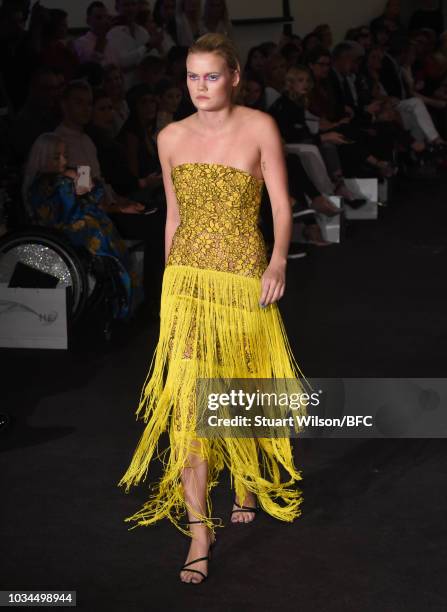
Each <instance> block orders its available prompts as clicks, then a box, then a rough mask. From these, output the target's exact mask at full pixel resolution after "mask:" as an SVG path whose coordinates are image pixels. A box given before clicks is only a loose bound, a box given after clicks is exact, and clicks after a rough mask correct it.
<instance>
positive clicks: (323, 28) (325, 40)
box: [313, 23, 334, 49]
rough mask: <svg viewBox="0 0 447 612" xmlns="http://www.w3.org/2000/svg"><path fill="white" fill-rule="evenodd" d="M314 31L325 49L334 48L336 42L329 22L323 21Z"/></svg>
mask: <svg viewBox="0 0 447 612" xmlns="http://www.w3.org/2000/svg"><path fill="white" fill-rule="evenodd" d="M313 33H314V34H315V36H316V37H317V38H318V40H319V41H320V46H321V47H324V48H325V49H332V45H333V44H334V37H333V34H332V30H331V26H330V25H329V24H328V23H323V24H321V25H319V26H317V27H316V28H315V29H314V31H313Z"/></svg>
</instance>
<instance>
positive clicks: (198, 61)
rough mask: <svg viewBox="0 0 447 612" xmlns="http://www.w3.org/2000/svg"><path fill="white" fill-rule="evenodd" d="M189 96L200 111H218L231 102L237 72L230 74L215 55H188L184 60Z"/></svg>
mask: <svg viewBox="0 0 447 612" xmlns="http://www.w3.org/2000/svg"><path fill="white" fill-rule="evenodd" d="M186 78H187V84H188V90H189V95H190V96H191V100H192V102H193V104H194V106H195V107H196V108H197V109H200V110H209V111H211V110H218V109H221V108H224V107H225V106H228V104H229V103H230V102H231V95H232V90H233V87H235V86H236V85H237V84H238V82H239V71H235V72H231V71H230V70H229V68H228V66H227V63H226V61H225V60H224V58H223V57H221V56H220V55H218V54H217V53H190V54H189V55H188V57H187V59H186Z"/></svg>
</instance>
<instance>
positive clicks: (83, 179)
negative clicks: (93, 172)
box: [76, 166, 91, 189]
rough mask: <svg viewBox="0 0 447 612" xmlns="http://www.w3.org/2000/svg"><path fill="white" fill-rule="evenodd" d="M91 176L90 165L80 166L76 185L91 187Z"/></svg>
mask: <svg viewBox="0 0 447 612" xmlns="http://www.w3.org/2000/svg"><path fill="white" fill-rule="evenodd" d="M90 184H91V177H90V166H78V178H77V180H76V185H77V186H78V187H85V188H86V189H90Z"/></svg>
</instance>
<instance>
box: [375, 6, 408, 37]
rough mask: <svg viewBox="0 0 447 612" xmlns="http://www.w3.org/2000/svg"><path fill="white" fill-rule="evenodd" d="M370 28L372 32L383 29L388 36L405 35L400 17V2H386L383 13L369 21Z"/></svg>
mask: <svg viewBox="0 0 447 612" xmlns="http://www.w3.org/2000/svg"><path fill="white" fill-rule="evenodd" d="M370 27H371V29H372V30H374V31H377V30H378V29H381V28H385V29H386V30H387V31H388V32H389V33H390V34H393V33H397V34H400V35H403V34H405V28H404V26H403V24H402V20H401V15H400V0H388V1H387V3H386V5H385V10H384V12H383V13H382V15H380V17H376V18H375V19H373V20H372V21H371V24H370Z"/></svg>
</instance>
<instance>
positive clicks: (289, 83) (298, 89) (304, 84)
mask: <svg viewBox="0 0 447 612" xmlns="http://www.w3.org/2000/svg"><path fill="white" fill-rule="evenodd" d="M286 89H287V91H289V92H290V93H292V94H295V95H297V96H307V94H308V93H309V91H310V89H311V81H310V79H309V75H308V74H307V73H305V72H297V71H296V70H289V71H288V73H287V74H286Z"/></svg>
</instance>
